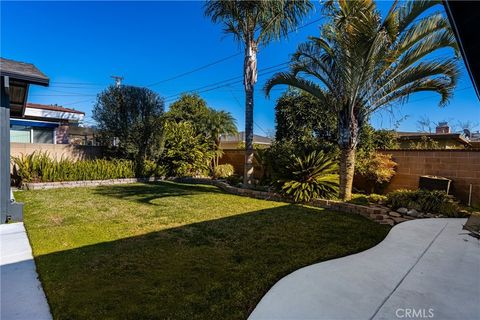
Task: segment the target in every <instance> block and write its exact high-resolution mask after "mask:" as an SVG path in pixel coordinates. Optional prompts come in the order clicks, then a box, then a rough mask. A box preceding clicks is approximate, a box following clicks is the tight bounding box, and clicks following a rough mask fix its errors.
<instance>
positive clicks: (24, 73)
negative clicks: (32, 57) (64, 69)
mask: <svg viewBox="0 0 480 320" xmlns="http://www.w3.org/2000/svg"><path fill="white" fill-rule="evenodd" d="M0 74H1V75H2V76H8V77H10V78H12V79H16V80H22V81H25V82H28V83H34V84H39V85H44V86H48V83H49V79H48V77H47V76H46V75H44V74H43V73H42V72H41V71H40V70H38V68H37V67H35V65H33V64H31V63H26V62H20V61H15V60H10V59H5V58H0Z"/></svg>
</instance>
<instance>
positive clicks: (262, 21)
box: [205, 0, 313, 185]
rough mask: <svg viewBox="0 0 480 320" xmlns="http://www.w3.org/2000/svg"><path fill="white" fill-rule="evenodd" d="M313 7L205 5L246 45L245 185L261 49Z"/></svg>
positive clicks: (234, 1) (232, 1)
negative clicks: (260, 47) (254, 94)
mask: <svg viewBox="0 0 480 320" xmlns="http://www.w3.org/2000/svg"><path fill="white" fill-rule="evenodd" d="M312 8H313V6H312V4H311V3H310V1H309V0H294V1H293V0H275V1H270V0H267V1H264V0H262V1H258V0H257V1H241V0H211V1H208V2H207V3H206V4H205V15H207V16H210V17H211V19H212V21H213V22H214V23H217V22H222V23H223V24H224V26H225V32H226V33H231V34H233V36H234V37H235V39H236V40H237V41H239V42H241V43H242V44H243V45H244V47H245V57H244V64H243V84H244V87H245V168H244V183H245V185H251V183H252V178H253V89H254V86H255V83H256V82H257V52H258V48H259V46H262V45H266V44H268V43H269V42H270V41H272V40H275V39H280V38H281V37H285V36H287V34H288V32H290V31H291V30H292V29H293V28H295V27H296V26H297V25H298V23H299V22H300V20H301V19H302V18H303V17H304V16H305V15H306V14H307V13H308V12H309V11H310V10H311V9H312Z"/></svg>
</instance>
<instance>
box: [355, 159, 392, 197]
mask: <svg viewBox="0 0 480 320" xmlns="http://www.w3.org/2000/svg"><path fill="white" fill-rule="evenodd" d="M355 166H356V168H355V170H356V174H358V175H359V176H361V177H363V178H364V179H365V180H366V181H367V182H369V184H370V189H371V190H368V191H371V192H373V191H374V190H375V189H376V188H375V187H378V186H380V185H382V184H384V183H386V182H388V181H390V179H392V177H393V176H394V175H395V167H396V166H397V163H396V162H395V161H393V160H392V155H390V154H383V153H377V152H370V153H364V152H359V153H358V157H357V161H356V163H355Z"/></svg>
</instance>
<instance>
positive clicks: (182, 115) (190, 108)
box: [164, 94, 237, 149]
mask: <svg viewBox="0 0 480 320" xmlns="http://www.w3.org/2000/svg"><path fill="white" fill-rule="evenodd" d="M164 118H165V120H168V121H175V122H177V123H180V122H184V121H186V122H190V123H191V124H192V125H193V127H194V128H195V132H196V134H197V135H202V136H203V137H204V139H205V141H207V140H208V141H209V142H211V143H212V145H213V147H214V148H215V149H218V148H219V145H220V136H221V135H222V134H235V133H237V126H236V125H235V119H234V118H233V116H232V114H231V113H230V112H228V111H224V110H215V109H213V108H210V107H208V106H207V102H206V101H205V100H204V99H202V98H201V97H200V96H199V95H198V94H182V96H181V97H180V99H178V100H177V101H175V102H174V103H172V105H171V106H170V110H169V111H168V112H167V113H166V114H165V117H164Z"/></svg>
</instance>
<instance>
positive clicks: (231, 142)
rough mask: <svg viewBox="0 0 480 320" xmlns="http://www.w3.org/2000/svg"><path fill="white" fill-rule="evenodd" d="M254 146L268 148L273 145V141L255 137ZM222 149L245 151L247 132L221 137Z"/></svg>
mask: <svg viewBox="0 0 480 320" xmlns="http://www.w3.org/2000/svg"><path fill="white" fill-rule="evenodd" d="M253 144H254V145H255V146H258V147H264V148H267V147H269V146H270V145H271V144H272V139H270V138H267V137H264V136H259V135H257V134H254V135H253ZM220 148H222V149H243V148H245V132H244V131H241V132H239V133H237V134H235V135H231V134H228V135H222V136H221V137H220Z"/></svg>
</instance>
